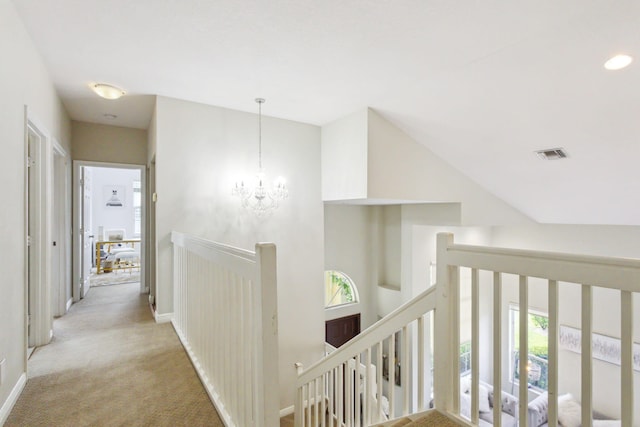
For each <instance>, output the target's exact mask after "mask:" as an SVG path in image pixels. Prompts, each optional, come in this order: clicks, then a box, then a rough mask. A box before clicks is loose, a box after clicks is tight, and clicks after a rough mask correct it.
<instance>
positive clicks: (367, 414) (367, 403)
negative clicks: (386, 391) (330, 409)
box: [362, 347, 373, 426]
mask: <svg viewBox="0 0 640 427" xmlns="http://www.w3.org/2000/svg"><path fill="white" fill-rule="evenodd" d="M364 364H365V366H366V368H365V377H364V378H365V379H364V380H365V383H364V384H365V390H364V394H365V398H364V399H362V401H363V402H364V407H363V408H362V410H363V413H364V424H365V425H367V426H368V425H369V424H371V408H372V405H373V402H372V401H371V398H372V396H371V393H372V391H371V385H372V384H371V382H372V381H373V378H371V347H369V348H368V349H367V352H366V354H365V358H364Z"/></svg>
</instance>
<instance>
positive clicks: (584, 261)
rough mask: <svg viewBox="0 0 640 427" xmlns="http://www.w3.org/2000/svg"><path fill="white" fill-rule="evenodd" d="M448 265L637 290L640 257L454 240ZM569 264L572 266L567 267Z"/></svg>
mask: <svg viewBox="0 0 640 427" xmlns="http://www.w3.org/2000/svg"><path fill="white" fill-rule="evenodd" d="M446 254H447V263H448V264H449V265H456V266H464V267H469V268H478V269H481V270H483V269H486V270H492V271H497V270H496V268H495V266H496V265H500V268H499V271H500V272H502V273H510V274H518V275H524V276H529V277H541V278H544V279H549V278H553V279H554V280H558V281H563V282H571V283H581V284H585V285H591V286H599V287H603V288H609V289H617V290H625V291H630V292H637V291H638V284H639V283H640V260H637V259H631V258H612V257H601V256H593V255H575V254H566V253H561V252H544V251H532V250H524V249H508V248H494V247H485V246H473V245H461V244H452V245H449V246H448V247H447V248H446ZM568 266H570V267H572V268H567V267H568Z"/></svg>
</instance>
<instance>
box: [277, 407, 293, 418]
mask: <svg viewBox="0 0 640 427" xmlns="http://www.w3.org/2000/svg"><path fill="white" fill-rule="evenodd" d="M294 411H295V406H293V405H291V406H287V407H286V408H282V409H280V418H282V417H286V416H287V415H291V414H293V412H294Z"/></svg>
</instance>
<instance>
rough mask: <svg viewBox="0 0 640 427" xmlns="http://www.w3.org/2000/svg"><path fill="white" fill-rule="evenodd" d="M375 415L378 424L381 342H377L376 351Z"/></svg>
mask: <svg viewBox="0 0 640 427" xmlns="http://www.w3.org/2000/svg"><path fill="white" fill-rule="evenodd" d="M376 353H377V357H376V413H375V417H374V419H375V420H376V422H380V421H382V420H381V416H380V414H381V413H382V363H383V362H382V341H380V342H378V348H377V350H376Z"/></svg>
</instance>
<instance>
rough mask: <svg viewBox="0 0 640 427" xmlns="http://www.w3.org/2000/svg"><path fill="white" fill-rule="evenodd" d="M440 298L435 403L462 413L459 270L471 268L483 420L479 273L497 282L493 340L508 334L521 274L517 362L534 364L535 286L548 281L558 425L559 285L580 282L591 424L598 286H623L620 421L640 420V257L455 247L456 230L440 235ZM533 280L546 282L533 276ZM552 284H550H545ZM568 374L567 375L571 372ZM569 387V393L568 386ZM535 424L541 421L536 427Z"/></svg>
mask: <svg viewBox="0 0 640 427" xmlns="http://www.w3.org/2000/svg"><path fill="white" fill-rule="evenodd" d="M437 257H438V260H437V261H438V265H437V275H438V278H437V281H438V285H437V286H438V289H439V291H438V302H437V308H438V309H437V312H436V324H435V325H436V328H435V337H436V344H435V349H434V355H435V365H436V367H437V369H436V370H435V378H434V380H435V391H434V394H435V406H436V408H437V409H439V410H441V411H443V412H448V413H450V414H453V415H460V374H459V372H460V368H459V363H460V358H459V348H460V276H461V275H460V269H461V268H469V269H471V284H470V285H471V325H470V326H471V336H472V338H471V358H472V361H471V414H470V418H471V423H472V424H474V425H477V424H478V422H479V421H478V418H479V411H478V405H479V400H478V399H479V354H480V340H479V335H480V328H479V311H480V303H479V300H480V291H479V288H480V272H481V271H485V272H489V273H490V277H491V278H492V286H493V333H492V336H493V337H502V336H503V334H504V333H505V331H503V328H502V325H503V323H504V322H503V319H502V316H501V313H502V307H503V304H504V302H503V299H502V293H503V283H502V282H503V276H504V275H505V274H511V275H515V276H517V278H518V280H517V284H518V290H519V291H518V294H519V302H518V303H519V307H520V310H519V356H518V357H519V366H527V362H528V348H527V347H528V310H527V309H522V307H529V300H528V297H529V288H530V287H532V288H534V289H535V287H536V286H538V289H540V288H541V287H542V285H543V284H544V285H546V289H540V290H541V291H542V292H544V291H546V292H547V294H548V311H549V326H548V344H549V359H548V396H549V407H548V424H549V426H551V427H555V426H557V425H558V400H557V397H558V376H559V372H558V347H559V324H558V315H559V310H560V301H559V289H560V288H561V287H562V286H568V284H573V286H575V284H577V285H579V287H580V292H581V296H580V297H579V298H578V301H575V302H572V303H579V304H580V305H581V329H582V330H581V336H582V340H581V368H580V369H581V382H580V383H581V390H580V404H581V408H582V425H583V426H591V425H592V421H593V420H592V417H593V415H592V414H593V402H592V400H593V399H592V397H593V390H592V388H593V387H592V386H593V385H592V378H593V357H592V338H591V337H592V329H593V328H592V323H593V307H594V306H593V288H594V287H599V288H605V289H612V290H617V291H619V294H620V305H619V307H615V306H614V307H607V310H614V311H615V310H617V309H619V310H620V319H621V323H620V331H621V334H620V341H621V345H620V353H621V360H620V365H621V366H620V369H621V372H620V378H621V381H620V396H621V411H620V412H621V419H622V423H621V425H622V426H624V427H631V426H632V425H633V417H634V389H633V378H634V372H633V352H632V351H633V350H632V343H633V341H632V340H633V324H634V318H633V311H634V308H633V297H634V293H640V260H631V259H620V258H608V257H594V256H581V255H570V254H561V253H552V252H537V251H528V250H515V249H502V248H492V247H480V246H469V245H459V244H454V242H453V235H452V234H446V233H443V234H439V235H438V253H437ZM530 278H536V279H544V280H543V281H542V283H541V281H540V280H535V281H533V280H532V281H531V282H532V283H531V286H530V283H529V279H530ZM545 282H546V283H545ZM502 342H503V340H502V339H495V338H494V340H493V344H492V349H493V386H494V395H496V396H500V390H501V385H502V384H503V378H502V356H501V355H502V354H504V351H503V349H502V347H501V344H502ZM564 375H567V373H566V372H565V373H564ZM565 391H566V390H565ZM518 400H519V411H518V414H517V415H518V425H520V426H523V427H526V426H527V425H528V420H527V417H528V407H527V402H528V384H527V381H520V382H519V391H518ZM500 406H501V405H495V406H494V414H493V419H494V426H498V427H500V423H501V413H500V410H501V408H500ZM533 427H535V426H533Z"/></svg>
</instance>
